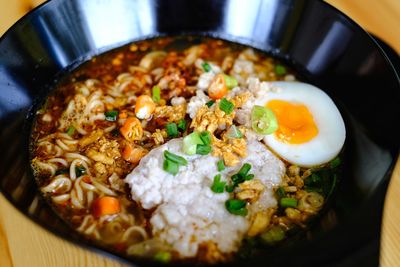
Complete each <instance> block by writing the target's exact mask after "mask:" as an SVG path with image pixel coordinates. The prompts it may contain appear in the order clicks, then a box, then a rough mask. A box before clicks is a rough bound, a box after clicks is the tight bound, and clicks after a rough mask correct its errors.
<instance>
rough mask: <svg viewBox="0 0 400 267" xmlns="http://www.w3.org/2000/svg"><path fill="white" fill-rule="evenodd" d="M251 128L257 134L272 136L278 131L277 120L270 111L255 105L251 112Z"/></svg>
mask: <svg viewBox="0 0 400 267" xmlns="http://www.w3.org/2000/svg"><path fill="white" fill-rule="evenodd" d="M251 127H252V128H253V130H254V131H255V132H256V133H258V134H264V135H267V134H272V133H273V132H275V131H276V130H278V120H277V119H276V117H275V114H274V112H273V111H272V110H271V109H269V108H266V107H263V106H257V105H256V106H254V107H253V109H252V110H251Z"/></svg>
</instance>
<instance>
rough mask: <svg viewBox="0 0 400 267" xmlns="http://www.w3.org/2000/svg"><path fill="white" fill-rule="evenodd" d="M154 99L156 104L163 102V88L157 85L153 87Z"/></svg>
mask: <svg viewBox="0 0 400 267" xmlns="http://www.w3.org/2000/svg"><path fill="white" fill-rule="evenodd" d="M151 93H152V99H153V101H154V102H156V103H158V102H160V100H161V88H160V87H159V86H157V85H155V86H153V88H152V89H151Z"/></svg>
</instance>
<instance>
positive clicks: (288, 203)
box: [279, 197, 297, 208]
mask: <svg viewBox="0 0 400 267" xmlns="http://www.w3.org/2000/svg"><path fill="white" fill-rule="evenodd" d="M279 204H280V205H281V207H282V208H287V207H291V208H296V207H297V199H295V198H290V197H283V198H281V200H280V201H279Z"/></svg>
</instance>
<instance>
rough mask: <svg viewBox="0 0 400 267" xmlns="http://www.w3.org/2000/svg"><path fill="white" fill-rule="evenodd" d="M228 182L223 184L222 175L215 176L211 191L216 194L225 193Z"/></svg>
mask: <svg viewBox="0 0 400 267" xmlns="http://www.w3.org/2000/svg"><path fill="white" fill-rule="evenodd" d="M225 184H226V182H224V181H222V182H221V174H217V175H215V176H214V181H213V184H212V185H211V190H212V191H213V192H214V193H223V192H224V188H225Z"/></svg>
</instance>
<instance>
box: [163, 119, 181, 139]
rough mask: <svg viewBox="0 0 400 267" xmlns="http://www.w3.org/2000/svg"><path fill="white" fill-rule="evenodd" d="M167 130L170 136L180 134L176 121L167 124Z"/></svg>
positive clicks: (173, 136)
mask: <svg viewBox="0 0 400 267" xmlns="http://www.w3.org/2000/svg"><path fill="white" fill-rule="evenodd" d="M165 130H166V131H167V134H168V136H169V137H172V138H175V137H178V135H179V132H178V126H176V123H174V122H170V123H168V124H167V125H165Z"/></svg>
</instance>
